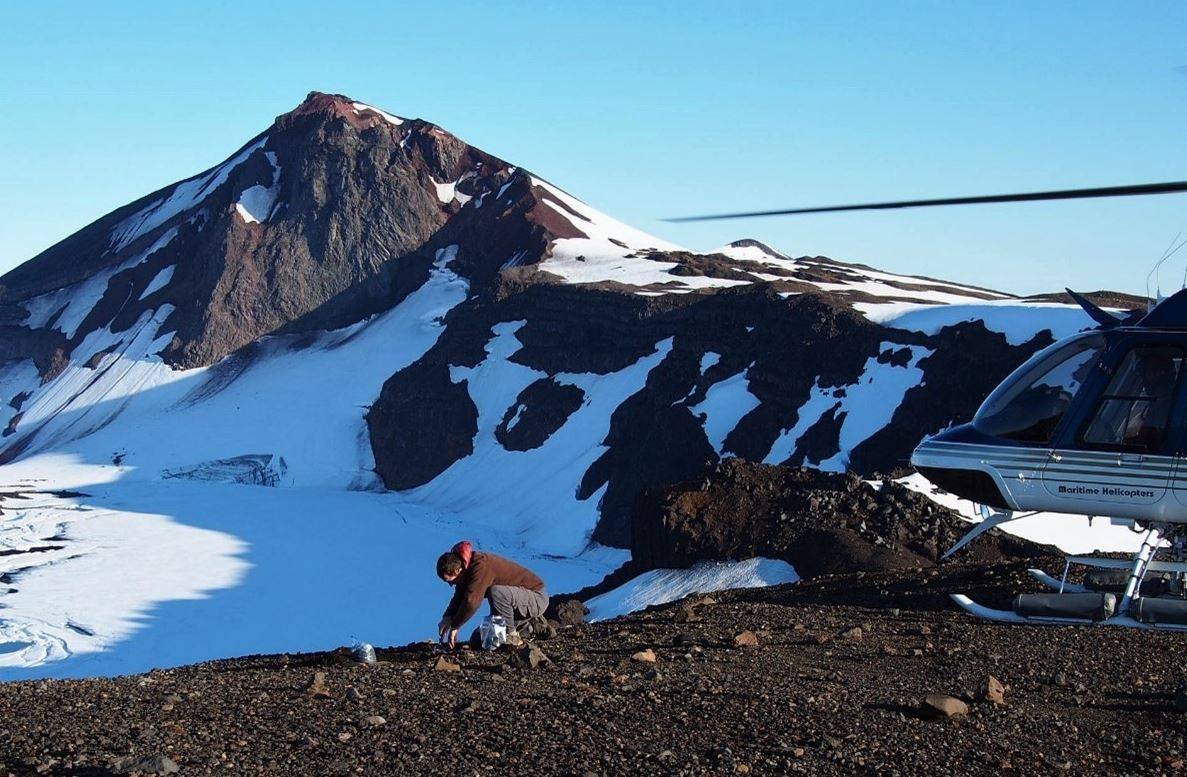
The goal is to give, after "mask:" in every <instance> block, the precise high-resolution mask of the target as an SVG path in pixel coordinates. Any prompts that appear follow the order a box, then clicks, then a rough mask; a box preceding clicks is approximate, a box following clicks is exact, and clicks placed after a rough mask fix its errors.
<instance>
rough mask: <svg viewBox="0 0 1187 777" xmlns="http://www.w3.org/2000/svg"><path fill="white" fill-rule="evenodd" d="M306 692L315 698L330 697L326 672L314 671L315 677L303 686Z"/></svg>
mask: <svg viewBox="0 0 1187 777" xmlns="http://www.w3.org/2000/svg"><path fill="white" fill-rule="evenodd" d="M302 690H303V691H305V694H306V695H307V696H309V697H310V698H313V699H328V698H330V689H329V688H328V687H327V686H326V673H325V672H314V673H313V677H311V678H309V681H308V682H307V683H305V685H304V686H303V687H302Z"/></svg>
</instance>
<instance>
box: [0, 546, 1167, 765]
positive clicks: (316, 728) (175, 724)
mask: <svg viewBox="0 0 1187 777" xmlns="http://www.w3.org/2000/svg"><path fill="white" fill-rule="evenodd" d="M1024 569H1025V564H1022V563H1003V564H996V565H988V566H945V567H942V568H940V569H938V570H934V569H933V570H920V571H919V572H917V573H901V572H899V573H887V574H881V575H870V574H865V575H852V576H844V577H831V578H823V579H816V580H812V581H809V582H806V583H802V584H799V585H796V586H786V587H782V588H776V589H763V590H751V591H737V592H731V593H725V594H719V595H715V596H714V597H712V598H710V599H708V600H705V601H701V600H686V601H685V602H683V603H676V604H673V605H668V606H665V607H662V608H657V609H653V610H650V611H648V612H645V613H641V614H637V615H634V616H631V617H628V618H623V619H620V620H617V621H613V622H609V623H602V624H592V625H580V626H572V627H565V628H562V629H560V631H559V633H558V634H557V635H556V636H555V637H553V638H551V639H547V640H541V641H538V642H536V643H535V644H536V646H537V647H538V648H539V650H540V651H542V652H543V654H544V656H546V658H545V659H544V660H543V661H542V662H541V663H540V664H539V665H538V666H536V667H535V668H532V666H531V665H530V664H531V663H532V662H531V661H530V660H529V658H530V656H529V655H528V652H529V651H526V650H525V651H523V652H521V653H511V652H502V651H500V652H496V653H481V652H475V651H471V650H469V649H464V650H460V651H457V652H456V653H454V654H452V655H451V656H449V658H448V659H446V660H452V661H454V662H456V664H457V666H458V670H457V671H443V670H442V669H439V668H436V667H437V664H438V662H439V661H440V660H441V658H442V656H441V655H440V654H438V653H436V652H435V649H434V647H433V646H432V645H429V644H421V645H412V646H408V647H403V648H396V649H390V650H381V651H379V657H380V661H379V663H377V664H375V665H370V666H367V665H360V664H355V663H353V662H350V661H349V660H348V659H346V658H345V657H344V656H343V655H342V654H341V653H339V654H334V653H323V654H311V655H293V656H257V657H249V658H242V659H233V660H227V661H219V662H213V663H208V664H201V665H197V666H191V667H183V668H179V669H173V670H167V671H159V670H158V671H154V672H150V673H149V674H147V675H139V676H129V677H121V678H115V679H95V680H81V681H33V682H20V683H8V684H0V774H5V773H7V774H16V775H26V774H47V773H48V774H79V775H82V774H112V773H132V772H133V771H134V770H135V769H136V768H137V767H143V769H145V770H149V773H166V772H168V771H170V770H171V769H173V768H175V767H176V768H178V769H179V770H180V773H181V774H212V773H218V774H269V775H275V774H281V775H287V774H300V775H316V774H396V773H404V774H407V773H441V772H448V773H451V774H474V773H484V772H492V771H496V770H497V771H503V772H508V773H516V772H523V771H527V772H528V773H532V774H598V775H609V774H623V773H630V772H636V771H647V772H658V773H662V774H703V773H713V774H747V773H751V774H782V773H787V772H804V773H810V774H852V773H855V772H857V773H869V772H879V773H885V774H904V775H913V774H925V773H934V774H944V773H958V774H966V773H968V774H992V773H999V772H1007V773H1019V774H1036V773H1043V774H1045V773H1057V772H1071V773H1086V772H1090V771H1091V772H1096V773H1125V774H1164V773H1174V772H1176V771H1179V770H1181V769H1182V768H1183V764H1184V761H1185V753H1187V745H1185V743H1184V734H1185V732H1187V716H1185V715H1183V714H1182V713H1179V712H1177V711H1176V710H1175V705H1174V702H1173V698H1174V696H1175V693H1176V690H1177V689H1178V688H1179V686H1180V685H1181V683H1182V682H1183V680H1184V679H1185V677H1184V676H1185V675H1187V672H1185V671H1184V669H1183V666H1182V658H1181V656H1182V652H1183V646H1184V640H1185V639H1187V635H1177V634H1171V633H1149V632H1138V631H1132V630H1126V629H1099V628H1098V629H1087V628H1070V627H1059V628H1055V627H1012V626H1003V625H995V624H987V623H982V622H978V621H974V620H973V619H971V618H969V617H968V616H966V615H963V614H961V613H959V612H956V611H955V610H954V609H953V608H952V606H950V605H949V604H947V603H946V597H945V596H944V594H945V593H946V592H949V591H952V590H968V591H970V592H974V593H976V594H977V595H978V596H980V597H981V598H982V599H983V600H986V601H991V600H993V599H995V598H996V599H1002V598H1004V597H1005V596H1006V595H1007V593H1008V592H1013V591H1016V590H1019V589H1021V588H1025V587H1030V588H1033V586H1028V585H1027V584H1026V582H1025V581H1026V577H1025V572H1024ZM743 632H752V634H750V635H744V634H743ZM750 637H754V640H753V641H757V643H758V644H757V645H753V646H738V644H737V642H739V641H741V642H748V641H752V640H751V639H750ZM536 657H537V658H539V654H537V656H536ZM651 658H654V662H651V661H650V659H651ZM319 672H320V673H324V692H322V693H318V692H316V691H318V690H320V689H318V688H315V689H314V691H311V690H307V689H306V687H307V686H308V685H309V684H310V683H311V681H314V680H315V679H316V676H317V673H319ZM990 676H992V677H994V678H996V679H997V680H999V681H1000V682H1001V684H1002V685H1004V702H1002V703H994V702H991V701H987V700H984V698H983V696H984V693H983V692H984V690H985V688H986V686H987V684H988V683H989V679H988V678H989V677H990ZM314 684H315V686H316V685H317V683H314ZM929 694H946V695H949V696H951V697H954V699H955V702H954V701H952V700H950V701H948V702H945V704H948V705H954V706H956V707H959V706H960V704H959V703H956V702H963V703H964V704H966V705H967V714H964V715H957V716H954V717H945V716H943V715H941V716H939V717H929V716H928V715H926V714H924V713H923V712H922V711H921V709H922V708H921V703H922V702H923V700H924V698H925V697H926V696H928V695H929ZM154 770H155V771H154Z"/></svg>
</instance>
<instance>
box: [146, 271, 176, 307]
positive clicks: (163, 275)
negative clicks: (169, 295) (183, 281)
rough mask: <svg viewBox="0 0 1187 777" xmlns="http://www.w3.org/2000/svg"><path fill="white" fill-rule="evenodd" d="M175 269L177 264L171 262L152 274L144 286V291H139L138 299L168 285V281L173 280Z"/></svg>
mask: <svg viewBox="0 0 1187 777" xmlns="http://www.w3.org/2000/svg"><path fill="white" fill-rule="evenodd" d="M176 269H177V265H175V264H171V265H169V266H168V267H166V268H165V269H163V270H161V271H160V272H159V273H157V274H156V275H155V276H153V279H152V280H151V281H149V282H148V285H147V286H145V287H144V291H142V292H140V299H144V298H145V297H147V296H149V295H150V294H152V293H153V292H155V291H157V290H159V289H163V288H165V287H166V286H168V285H169V281H171V280H173V271H174V270H176Z"/></svg>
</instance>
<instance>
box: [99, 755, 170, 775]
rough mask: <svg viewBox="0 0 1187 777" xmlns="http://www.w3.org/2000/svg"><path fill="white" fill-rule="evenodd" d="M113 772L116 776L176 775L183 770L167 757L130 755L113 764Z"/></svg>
mask: <svg viewBox="0 0 1187 777" xmlns="http://www.w3.org/2000/svg"><path fill="white" fill-rule="evenodd" d="M111 771H112V772H114V773H115V774H135V773H137V772H139V773H141V774H176V773H177V772H179V771H181V769H180V767H178V765H177V764H176V763H174V761H173V759H172V758H170V757H169V756H167V755H141V756H135V755H130V756H128V757H127V758H121V759H120V760H118V761H116V762H115V763H114V764H112V765H111Z"/></svg>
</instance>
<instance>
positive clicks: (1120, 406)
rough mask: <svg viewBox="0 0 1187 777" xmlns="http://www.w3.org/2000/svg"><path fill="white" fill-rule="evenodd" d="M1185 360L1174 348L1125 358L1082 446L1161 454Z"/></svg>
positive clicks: (1145, 350)
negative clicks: (1158, 452)
mask: <svg viewBox="0 0 1187 777" xmlns="http://www.w3.org/2000/svg"><path fill="white" fill-rule="evenodd" d="M1183 360H1184V354H1183V351H1182V350H1180V349H1179V348H1175V347H1172V346H1148V347H1142V348H1134V349H1133V350H1132V351H1130V352H1129V353H1128V354H1126V356H1125V360H1124V361H1123V362H1121V366H1120V367H1118V368H1117V372H1116V373H1114V374H1113V379H1112V380H1111V381H1109V387H1108V388H1107V389H1105V393H1104V395H1103V396H1102V397H1101V400H1100V404H1099V405H1098V407H1097V409H1096V414H1095V415H1094V416H1093V417H1092V422H1091V423H1089V425H1088V428H1087V430H1086V431H1085V432H1084V436H1083V438H1082V439H1083V441H1084V442H1085V443H1086V444H1088V445H1093V446H1102V447H1105V448H1126V449H1133V450H1142V451H1158V450H1161V449H1162V445H1163V442H1164V440H1165V439H1166V427H1167V424H1168V422H1169V421H1170V415H1171V409H1172V408H1173V407H1174V399H1175V388H1176V387H1177V386H1178V384H1179V376H1180V374H1181V373H1182V371H1183Z"/></svg>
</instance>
